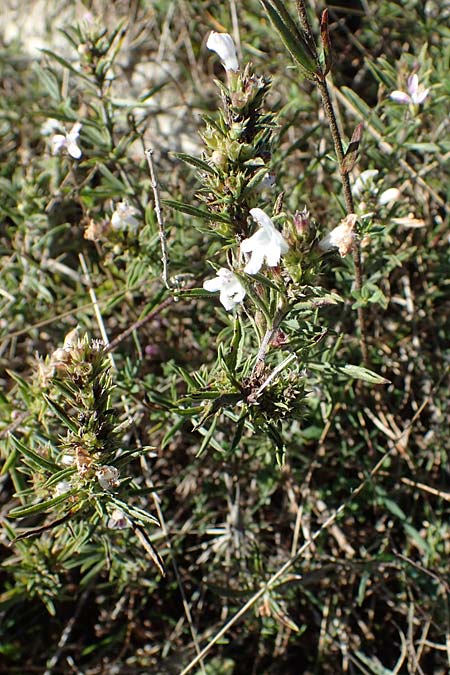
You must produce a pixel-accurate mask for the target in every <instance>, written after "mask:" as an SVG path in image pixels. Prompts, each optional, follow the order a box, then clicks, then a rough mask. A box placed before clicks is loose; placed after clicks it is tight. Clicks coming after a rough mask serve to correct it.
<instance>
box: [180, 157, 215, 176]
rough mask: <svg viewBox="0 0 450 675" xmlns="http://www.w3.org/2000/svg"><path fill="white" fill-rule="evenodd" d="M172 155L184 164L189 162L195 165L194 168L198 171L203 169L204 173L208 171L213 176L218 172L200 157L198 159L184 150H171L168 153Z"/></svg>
mask: <svg viewBox="0 0 450 675" xmlns="http://www.w3.org/2000/svg"><path fill="white" fill-rule="evenodd" d="M170 154H172V155H174V156H175V157H178V159H181V161H182V162H184V163H185V164H189V165H190V166H193V167H195V168H196V169H199V170H200V171H205V172H206V173H210V174H212V175H213V176H217V175H218V172H217V171H216V169H214V167H212V166H210V165H209V164H207V162H204V161H203V160H202V159H198V157H192V156H191V155H187V154H186V153H185V152H172V153H170Z"/></svg>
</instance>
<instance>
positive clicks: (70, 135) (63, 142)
mask: <svg viewBox="0 0 450 675" xmlns="http://www.w3.org/2000/svg"><path fill="white" fill-rule="evenodd" d="M81 127H82V124H81V123H80V122H75V124H74V125H73V127H72V129H71V130H70V131H65V132H64V134H53V136H52V137H51V139H50V143H51V146H52V154H53V155H57V154H58V153H59V152H60V150H62V149H64V150H66V151H67V153H68V154H69V155H70V156H71V157H73V158H74V159H80V157H81V155H82V152H81V149H80V147H79V146H78V144H77V140H78V136H79V135H80V130H81Z"/></svg>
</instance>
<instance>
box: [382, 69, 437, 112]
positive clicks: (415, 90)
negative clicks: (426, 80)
mask: <svg viewBox="0 0 450 675" xmlns="http://www.w3.org/2000/svg"><path fill="white" fill-rule="evenodd" d="M407 88H408V93H406V91H399V90H398V89H396V90H395V91H393V92H392V94H391V95H390V97H391V99H392V100H393V101H396V103H402V104H413V105H420V104H421V103H423V102H424V101H425V99H426V97H427V96H428V94H429V93H430V90H429V89H425V87H424V86H423V84H419V76H418V75H417V73H414V74H413V75H410V76H409V77H408V82H407Z"/></svg>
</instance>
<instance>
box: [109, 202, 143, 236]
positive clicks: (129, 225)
mask: <svg viewBox="0 0 450 675" xmlns="http://www.w3.org/2000/svg"><path fill="white" fill-rule="evenodd" d="M137 213H138V211H137V209H135V208H134V206H131V205H130V204H129V203H128V202H127V201H125V200H124V201H123V202H119V203H118V204H117V206H116V209H115V211H114V213H113V214H112V216H111V226H112V228H113V230H130V231H131V232H136V230H137V229H138V227H139V221H138V220H137V219H136V218H135V217H134V216H135V214H137Z"/></svg>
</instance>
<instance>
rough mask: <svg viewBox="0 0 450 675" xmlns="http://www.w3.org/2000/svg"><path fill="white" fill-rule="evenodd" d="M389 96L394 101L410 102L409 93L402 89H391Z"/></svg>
mask: <svg viewBox="0 0 450 675" xmlns="http://www.w3.org/2000/svg"><path fill="white" fill-rule="evenodd" d="M390 97H391V99H392V100H393V101H395V102H396V103H406V104H408V103H411V97H410V96H409V94H406V93H405V92H404V91H399V90H398V89H396V90H395V91H393V92H392V94H391V95H390Z"/></svg>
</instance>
